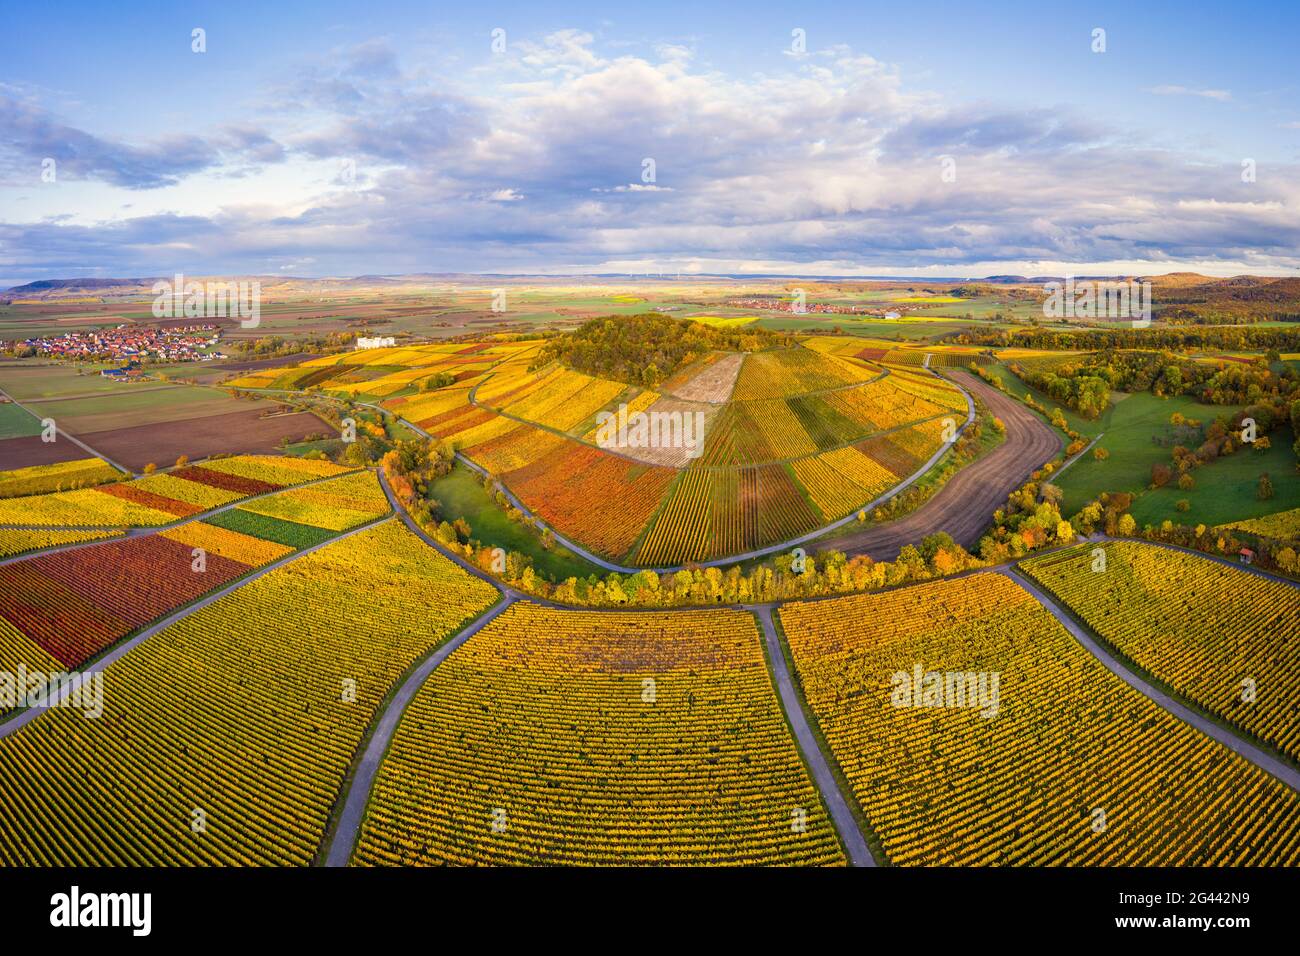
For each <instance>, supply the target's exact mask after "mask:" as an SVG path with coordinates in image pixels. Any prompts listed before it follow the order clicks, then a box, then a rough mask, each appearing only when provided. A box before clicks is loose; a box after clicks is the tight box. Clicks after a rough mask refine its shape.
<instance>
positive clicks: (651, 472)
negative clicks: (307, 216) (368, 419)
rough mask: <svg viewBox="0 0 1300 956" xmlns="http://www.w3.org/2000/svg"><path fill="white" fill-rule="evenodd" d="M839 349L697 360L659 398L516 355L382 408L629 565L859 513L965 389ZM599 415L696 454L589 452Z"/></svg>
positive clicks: (683, 557)
mask: <svg viewBox="0 0 1300 956" xmlns="http://www.w3.org/2000/svg"><path fill="white" fill-rule="evenodd" d="M839 348H840V345H839V343H828V342H820V344H819V347H818V348H794V349H778V350H772V351H768V352H757V353H753V354H749V355H733V356H730V357H724V356H723V354H722V353H711V354H710V355H708V356H706V358H705V359H704V360H702V361H701V362H700V363H698V364H696V365H694V366H691V367H689V368H688V369H686V370H684V371H683V372H682V373H681V374H680V375H679V376H676V377H675V378H674V379H673V380H672V381H670V382H669V383H666V384H665V386H664V388H663V389H662V390H659V391H656V390H654V389H641V388H636V387H629V386H626V385H624V384H622V383H620V382H609V381H605V380H602V379H598V378H594V377H592V376H590V375H585V374H582V373H578V372H574V371H572V370H569V369H565V368H563V367H561V366H559V365H557V364H555V363H551V364H550V365H547V366H545V367H543V368H540V369H535V370H530V369H529V361H528V359H529V357H528V356H527V355H526V354H525V355H521V356H517V357H514V358H511V359H508V360H506V361H503V362H501V363H500V364H499V365H498V366H496V367H495V368H494V369H493V370H492V371H491V373H490V374H488V375H487V377H486V378H484V379H483V380H482V381H481V383H479V384H477V386H476V387H475V389H474V394H473V396H471V389H470V388H468V387H463V386H462V385H460V384H459V383H458V384H456V385H453V386H448V387H446V388H444V389H439V390H437V391H434V392H432V393H430V394H428V395H421V396H419V397H415V398H396V399H393V400H391V401H388V402H386V403H385V405H386V407H387V408H389V409H390V410H391V411H393V412H394V413H396V414H398V415H400V416H402V417H404V418H406V419H407V420H409V421H412V422H413V423H415V424H417V425H419V426H420V427H421V428H423V429H425V430H427V431H428V432H429V433H430V434H432V435H434V436H435V437H437V438H440V439H443V440H445V441H448V442H450V443H451V444H452V445H453V447H455V448H456V449H458V450H459V451H461V452H462V453H463V454H464V455H465V456H466V457H467V458H469V459H470V460H471V461H473V462H475V463H476V464H477V465H479V466H480V467H482V468H484V469H485V470H486V471H487V472H488V473H489V474H490V475H491V476H492V477H493V478H494V479H496V480H497V481H499V482H500V483H501V484H502V485H503V486H504V487H505V488H507V489H508V490H509V491H511V492H512V493H513V494H514V495H515V496H516V497H518V498H519V500H520V501H521V502H522V503H523V504H524V506H525V507H527V508H528V509H529V510H531V511H533V512H534V513H536V514H537V515H538V516H540V517H541V518H542V519H543V520H544V521H546V522H548V523H549V524H550V525H552V526H553V527H554V528H555V529H556V531H557V532H559V533H560V534H562V535H564V536H566V537H569V538H572V539H573V540H574V541H576V542H578V543H579V544H581V545H583V546H584V547H587V548H589V549H591V550H592V551H595V552H596V553H598V554H600V555H603V556H605V557H607V558H611V559H614V560H626V561H630V562H633V563H636V564H640V565H643V566H644V565H656V564H660V565H662V564H669V565H671V564H678V563H682V562H689V561H700V560H711V559H717V558H721V557H725V556H727V555H730V554H738V553H742V552H745V551H749V550H753V549H757V548H762V547H765V546H768V545H772V544H775V543H777V542H780V541H783V540H786V539H788V538H791V537H795V536H797V535H801V534H805V533H807V532H809V531H812V530H814V529H816V528H817V527H819V526H821V525H823V524H826V523H829V522H831V521H835V520H839V519H841V518H844V517H845V516H847V515H850V514H852V513H853V512H855V511H857V510H859V509H861V508H863V507H865V506H867V505H869V504H870V503H871V502H872V501H874V500H875V499H877V498H878V497H880V496H881V495H882V494H884V493H885V492H887V491H888V490H889V488H891V487H893V486H894V485H897V484H898V483H900V482H901V481H903V480H904V479H905V478H907V477H908V476H910V475H911V474H912V473H913V472H915V471H916V470H918V469H919V468H920V466H921V465H922V464H924V463H925V462H926V461H927V460H928V459H929V458H930V457H931V456H932V455H934V454H935V453H936V452H938V451H939V450H940V449H942V448H943V446H944V444H945V443H946V442H947V441H948V440H949V439H950V437H951V436H952V435H953V434H955V430H956V428H957V427H958V426H959V425H960V423H961V422H962V421H964V419H965V410H966V399H965V396H964V395H962V393H961V392H960V391H959V390H958V389H956V388H955V387H954V386H953V385H951V384H950V383H948V382H946V381H944V380H942V379H939V378H937V377H935V376H933V375H931V374H930V373H929V372H924V371H922V372H918V373H915V374H914V373H911V372H908V371H906V370H895V371H892V372H891V371H887V370H885V369H883V368H881V367H879V366H876V365H873V364H871V363H868V362H863V361H861V360H858V359H856V358H854V357H853V355H852V354H847V353H846V354H840V353H838V352H835V351H834V349H839ZM715 380H716V381H715ZM733 381H734V390H733V387H732V383H733ZM697 385H698V388H697V387H696V386H697ZM686 394H690V395H694V396H697V398H699V399H701V400H686V399H685V398H683V397H681V396H683V395H686ZM728 394H729V395H730V400H727V395H728ZM599 413H610V414H614V415H618V414H621V415H622V416H623V419H622V420H623V421H624V422H626V421H628V420H630V419H635V417H636V416H638V415H644V416H646V417H647V418H653V417H654V416H667V417H666V418H665V420H666V421H667V420H672V421H675V422H686V421H689V422H690V423H691V428H692V432H691V436H692V438H693V439H694V440H695V441H696V442H697V445H696V447H694V448H692V447H688V446H687V445H685V444H684V443H683V444H677V445H672V446H664V447H644V446H639V445H636V444H635V443H633V442H631V441H629V440H628V439H627V438H626V435H623V434H620V435H619V436H618V437H617V438H616V439H615V440H613V441H609V442H608V443H606V442H604V441H601V444H600V446H599V447H596V444H597V442H598V440H601V435H600V432H599V430H598V429H597V427H596V423H597V415H598V414H599ZM696 416H698V420H699V423H700V425H701V426H702V429H703V434H702V435H701V434H700V433H698V432H697V431H695V423H696ZM683 427H684V426H683ZM683 434H685V433H684V432H683Z"/></svg>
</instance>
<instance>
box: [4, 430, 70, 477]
mask: <svg viewBox="0 0 1300 956" xmlns="http://www.w3.org/2000/svg"><path fill="white" fill-rule="evenodd" d="M89 457H90V453H89V452H88V451H86V449H84V448H81V447H79V446H78V445H74V444H73V443H72V442H70V441H68V439H67V437H66V436H64V435H57V434H56V435H55V438H54V441H51V442H44V441H41V436H40V435H25V436H23V437H22V438H6V439H4V440H3V441H0V471H12V470H13V469H15V468H30V467H31V466H32V465H53V464H54V463H55V462H60V461H76V460H77V459H79V458H89Z"/></svg>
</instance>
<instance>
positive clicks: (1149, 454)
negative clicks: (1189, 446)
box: [1059, 392, 1280, 520]
mask: <svg viewBox="0 0 1300 956" xmlns="http://www.w3.org/2000/svg"><path fill="white" fill-rule="evenodd" d="M1111 401H1112V404H1111V406H1110V407H1109V408H1108V409H1107V410H1106V411H1105V412H1104V413H1102V416H1101V418H1099V419H1098V420H1097V422H1096V423H1095V424H1096V426H1097V427H1096V429H1095V430H1096V431H1100V432H1104V435H1103V437H1102V438H1101V440H1100V441H1098V442H1097V445H1096V446H1094V447H1095V448H1105V449H1106V450H1107V451H1108V452H1110V458H1109V459H1107V460H1106V461H1096V460H1095V459H1094V458H1093V456H1092V452H1089V453H1088V454H1087V455H1084V456H1083V458H1081V459H1080V460H1079V461H1078V462H1076V463H1075V464H1074V465H1073V466H1071V468H1070V470H1069V471H1067V472H1066V473H1065V475H1064V476H1063V477H1062V478H1061V479H1060V482H1059V484H1060V486H1061V489H1062V490H1063V491H1064V492H1065V498H1064V499H1063V501H1062V504H1061V511H1062V513H1064V514H1071V515H1072V514H1074V513H1076V512H1077V511H1078V510H1079V509H1080V508H1082V507H1083V506H1084V505H1086V504H1087V503H1088V502H1089V501H1092V500H1093V499H1094V498H1096V497H1097V496H1098V495H1100V494H1101V493H1102V492H1103V491H1127V492H1131V493H1133V494H1139V493H1140V492H1143V491H1145V490H1146V487H1147V485H1149V484H1150V483H1151V466H1152V465H1154V464H1156V463H1157V462H1165V463H1170V462H1172V450H1173V449H1172V446H1170V445H1163V446H1162V445H1157V444H1155V443H1154V442H1153V441H1152V440H1151V439H1152V436H1154V435H1165V434H1166V433H1167V426H1168V424H1169V416H1171V415H1172V414H1173V413H1174V412H1181V413H1182V414H1183V415H1185V416H1187V417H1189V418H1197V419H1200V420H1201V421H1202V422H1206V423H1208V422H1211V421H1213V420H1214V419H1216V418H1218V417H1219V416H1220V415H1231V414H1232V413H1233V412H1234V411H1236V409H1235V408H1233V407H1231V406H1226V405H1202V404H1201V403H1200V402H1196V401H1193V400H1192V399H1190V398H1186V397H1183V396H1177V397H1173V398H1158V397H1156V396H1155V395H1152V394H1150V393H1149V392H1139V393H1136V394H1131V395H1130V394H1127V393H1125V392H1113V393H1112V394H1111ZM1094 433H1095V432H1094ZM1174 490H1175V491H1177V490H1178V489H1174ZM1180 497H1184V495H1178V496H1176V497H1175V498H1173V499H1171V502H1170V509H1171V510H1172V507H1173V501H1176V500H1177V498H1180ZM1135 510H1136V509H1135ZM1279 510H1280V509H1279ZM1135 517H1136V514H1135ZM1139 520H1140V519H1139Z"/></svg>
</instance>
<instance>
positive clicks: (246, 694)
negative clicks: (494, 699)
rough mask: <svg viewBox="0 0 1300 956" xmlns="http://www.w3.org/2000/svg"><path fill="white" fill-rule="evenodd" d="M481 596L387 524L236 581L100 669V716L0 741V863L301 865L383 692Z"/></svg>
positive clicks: (475, 609)
mask: <svg viewBox="0 0 1300 956" xmlns="http://www.w3.org/2000/svg"><path fill="white" fill-rule="evenodd" d="M495 598H496V591H495V590H494V589H493V588H492V587H490V586H489V585H487V584H485V583H483V582H482V581H479V580H477V579H475V578H472V577H470V576H469V575H468V574H466V573H465V572H463V571H461V570H460V569H459V568H457V567H456V566H455V565H453V564H452V563H451V562H449V561H447V560H446V559H444V558H441V557H440V556H438V555H437V554H436V553H434V552H432V551H431V550H430V549H428V548H427V547H426V546H425V545H424V544H423V543H422V542H420V540H419V539H418V538H416V537H415V536H414V535H412V534H411V533H410V532H408V531H406V530H405V529H404V528H403V527H402V526H401V525H400V524H398V523H396V522H389V523H386V524H383V525H380V526H378V527H376V528H372V529H368V530H366V531H363V532H360V533H359V534H357V535H356V536H354V537H352V538H349V539H347V540H346V541H340V542H337V543H336V544H332V545H329V546H327V547H325V548H322V549H320V550H319V551H315V552H313V553H312V554H309V555H305V556H303V557H301V558H299V559H298V560H296V561H294V562H291V563H290V564H287V565H285V566H283V567H281V568H277V569H276V570H274V571H272V572H270V573H269V574H266V575H265V576H263V577H261V578H259V579H257V580H256V581H253V582H251V583H250V584H247V585H245V586H244V587H242V588H240V589H239V590H238V591H235V592H234V593H232V594H230V595H228V596H226V597H224V598H222V599H221V600H219V601H217V602H216V603H214V604H212V605H211V606H209V607H206V608H203V609H202V610H200V611H197V612H195V613H194V614H193V615H191V616H190V617H188V618H186V619H184V620H182V621H180V622H178V623H176V624H174V625H172V626H171V627H169V628H168V629H167V630H165V631H163V632H162V633H159V634H156V635H154V636H153V637H151V638H149V639H148V640H147V641H145V642H143V643H142V644H140V645H139V646H138V647H135V648H133V649H132V650H131V651H130V652H129V653H127V654H126V655H125V656H123V657H122V658H121V659H120V660H119V661H117V662H116V663H114V664H113V666H112V668H111V669H110V670H109V671H108V673H107V674H106V675H105V678H104V680H105V685H106V688H107V689H106V693H105V698H106V700H105V713H104V715H103V716H102V717H100V718H99V719H97V720H87V719H86V718H85V717H84V716H83V715H82V714H81V713H80V712H78V711H76V710H73V709H57V710H50V711H48V712H46V713H44V714H43V715H42V716H41V717H40V719H39V720H35V721H33V722H32V723H30V724H28V725H27V726H25V727H22V728H21V729H19V730H17V731H16V732H14V733H13V734H11V735H9V736H8V737H5V738H3V739H0V791H3V793H4V794H5V799H4V800H3V801H0V863H3V864H4V865H7V866H14V865H43V866H50V865H86V866H91V865H109V866H117V865H135V866H159V865H181V864H218V865H234V866H240V865H281V864H297V865H303V864H307V863H310V862H311V860H312V858H313V857H314V856H315V855H316V853H317V851H318V850H319V848H320V845H321V841H322V838H323V835H324V832H325V824H326V819H327V817H328V815H329V812H330V809H331V808H332V807H333V805H334V803H335V801H336V799H337V798H338V795H339V792H340V788H341V787H342V785H343V781H344V777H345V775H346V774H347V771H348V767H349V766H350V764H351V762H352V759H353V756H354V754H355V753H356V751H357V748H358V746H359V745H360V743H361V740H362V736H363V735H364V733H365V730H366V727H367V726H368V725H369V724H370V721H371V720H372V719H373V717H374V715H375V712H376V709H377V708H378V707H379V705H380V702H381V701H382V700H383V698H384V696H385V694H387V692H388V689H389V687H390V686H391V685H392V684H393V682H394V681H395V680H396V679H397V678H398V677H399V676H400V675H401V674H402V673H403V672H404V671H405V670H406V669H407V668H408V667H409V666H410V665H411V664H412V662H414V661H415V660H417V659H418V658H420V657H421V656H423V655H424V654H426V653H427V652H428V651H429V650H431V649H432V648H434V647H435V646H437V645H438V644H439V643H440V642H441V641H443V640H444V639H445V638H446V637H447V636H449V635H450V634H452V633H454V632H455V631H456V630H458V629H459V628H460V627H461V625H462V624H463V623H464V622H465V621H466V620H468V619H470V618H472V617H475V616H477V615H478V614H479V613H481V612H482V611H483V610H485V609H486V608H487V607H488V606H490V605H491V604H492V602H493V600H494V599H495ZM268 622H274V626H273V627H272V626H268ZM0 627H2V625H0ZM4 634H5V632H4V631H3V630H0V642H3V640H4ZM0 646H3V645H2V644H0ZM88 754H93V755H94V761H93V764H88V763H87V755H88ZM53 835H57V837H56V838H53V839H52V838H51V837H52V836H53Z"/></svg>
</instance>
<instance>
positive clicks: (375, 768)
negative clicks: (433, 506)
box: [324, 594, 515, 867]
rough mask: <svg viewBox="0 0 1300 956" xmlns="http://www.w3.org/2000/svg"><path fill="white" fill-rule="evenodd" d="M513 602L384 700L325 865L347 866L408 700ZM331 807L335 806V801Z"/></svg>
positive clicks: (442, 647)
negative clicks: (458, 649)
mask: <svg viewBox="0 0 1300 956" xmlns="http://www.w3.org/2000/svg"><path fill="white" fill-rule="evenodd" d="M514 603H515V598H514V597H513V596H512V595H510V594H503V595H502V596H501V597H500V598H498V600H497V603H496V604H495V605H494V606H493V607H491V608H489V609H488V610H486V611H484V612H483V613H482V614H480V615H479V616H478V617H477V618H475V619H474V620H473V621H471V622H470V623H469V624H467V625H465V627H463V628H461V630H460V631H458V632H457V633H456V634H455V635H453V636H452V637H450V638H448V639H447V640H445V641H443V642H442V643H441V644H439V645H438V646H437V647H436V648H435V649H434V650H433V652H432V653H430V654H429V656H428V657H426V658H425V659H424V660H423V661H422V662H421V663H420V664H419V665H418V666H417V667H416V668H415V669H414V670H413V671H411V673H410V675H409V676H408V677H407V678H406V679H405V680H404V681H402V683H401V684H400V685H399V686H398V688H397V690H396V691H395V692H394V693H393V696H392V699H391V700H389V701H388V704H387V706H385V707H384V708H383V709H382V710H381V711H380V713H379V714H378V717H377V719H376V720H375V722H374V725H373V727H374V729H373V730H372V731H371V734H370V738H369V740H368V741H367V742H366V746H365V749H364V750H363V751H362V752H361V757H360V759H359V760H358V761H357V763H356V765H355V767H354V768H353V772H352V783H351V785H350V786H349V787H348V788H347V791H346V793H344V794H342V795H341V797H340V799H341V801H342V810H341V811H339V816H338V825H337V826H336V827H335V830H334V836H333V839H331V840H330V845H329V852H328V853H327V854H326V856H325V864H324V865H325V866H327V867H339V866H347V865H348V861H349V860H351V859H352V854H353V852H354V851H355V849H356V845H357V840H358V839H359V838H360V836H361V824H362V823H363V822H365V817H366V810H367V809H368V808H369V806H370V797H371V793H372V791H373V790H374V786H375V778H376V777H377V776H378V775H379V770H380V767H381V766H382V765H383V762H384V758H385V757H387V756H388V749H389V747H390V746H392V742H393V737H394V735H395V734H396V732H397V728H398V726H399V725H400V724H401V722H402V718H403V717H404V716H406V710H407V708H408V707H409V706H410V704H411V701H412V700H414V699H415V695H416V694H418V693H419V692H420V690H421V688H423V687H424V684H425V682H426V681H427V680H428V679H429V677H430V675H432V674H433V672H434V671H435V670H436V669H437V668H438V666H439V665H440V664H442V662H443V661H445V660H446V659H447V658H448V657H450V656H451V654H452V652H453V651H455V650H456V649H457V648H458V647H460V646H461V645H462V644H464V643H465V642H466V641H468V640H469V639H470V638H471V637H473V636H474V635H475V634H477V633H478V632H479V631H481V630H482V629H483V628H484V627H486V626H487V625H488V624H490V623H491V622H492V621H494V620H496V618H497V617H498V616H499V615H500V614H501V613H502V612H503V611H505V610H506V609H507V608H509V607H511V606H512V605H513V604H514ZM335 806H336V807H337V806H338V803H337V802H336V804H335Z"/></svg>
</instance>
